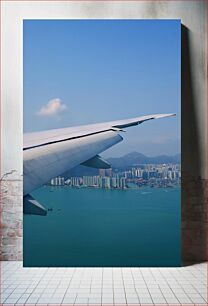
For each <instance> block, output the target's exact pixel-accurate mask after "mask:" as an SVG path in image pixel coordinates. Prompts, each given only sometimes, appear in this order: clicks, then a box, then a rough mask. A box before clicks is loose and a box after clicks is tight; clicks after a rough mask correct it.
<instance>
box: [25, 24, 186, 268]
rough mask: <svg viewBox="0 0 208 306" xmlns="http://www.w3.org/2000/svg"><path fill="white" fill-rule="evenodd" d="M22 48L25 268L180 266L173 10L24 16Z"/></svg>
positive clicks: (177, 60) (177, 31) (177, 29)
mask: <svg viewBox="0 0 208 306" xmlns="http://www.w3.org/2000/svg"><path fill="white" fill-rule="evenodd" d="M23 51H24V56H23V73H24V83H23V91H24V106H23V108H24V151H23V155H24V172H23V182H24V194H23V195H24V218H23V219H24V220H23V221H24V222H23V225H24V237H23V241H24V244H23V255H24V256H23V259H24V266H27V267H40V266H41V267H42V266H47V267H71V266H77V267H78V266H80V267H95V266H97V267H101V266H102V267H116V266H119V267H136V266H180V264H181V243H180V240H181V235H180V228H181V217H180V216H181V200H180V193H181V148H180V143H181V135H180V134H181V133H180V105H181V22H180V20H179V19H166V20H160V19H158V20H154V19H152V20H139V19H131V20H130V19H128V20H121V19H120V20H113V19H112V20H110V19H105V20H101V19H100V20H99V19H95V20H92V19H86V20H84V19H82V20H70V19H65V20H58V19H51V20H44V19H42V20H24V22H23ZM37 250H38V252H37Z"/></svg>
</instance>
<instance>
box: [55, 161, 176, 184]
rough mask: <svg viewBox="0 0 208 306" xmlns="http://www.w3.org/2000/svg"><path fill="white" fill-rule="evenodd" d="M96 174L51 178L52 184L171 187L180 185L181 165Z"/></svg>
mask: <svg viewBox="0 0 208 306" xmlns="http://www.w3.org/2000/svg"><path fill="white" fill-rule="evenodd" d="M97 172H98V173H97V174H94V175H90V174H88V175H86V174H85V175H81V174H79V175H71V176H70V175H67V177H64V176H58V177H55V178H53V179H51V181H50V183H49V185H51V186H64V185H67V186H70V187H76V188H80V187H93V188H106V189H129V188H130V189H131V188H135V187H145V186H150V187H159V188H162V187H163V188H170V187H174V186H180V183H181V165H180V164H179V163H174V164H172V163H169V164H144V165H140V166H135V167H131V169H129V168H128V169H123V170H121V169H113V168H109V169H97Z"/></svg>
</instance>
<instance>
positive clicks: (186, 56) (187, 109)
mask: <svg viewBox="0 0 208 306" xmlns="http://www.w3.org/2000/svg"><path fill="white" fill-rule="evenodd" d="M181 31H182V32H181V38H182V41H181V69H182V71H181V82H182V84H181V85H182V86H181V99H182V100H181V108H182V109H181V110H182V116H181V117H182V131H181V133H182V135H181V136H182V202H181V208H182V262H183V265H185V264H188V263H192V262H201V261H205V260H206V259H208V251H207V250H208V247H207V232H208V228H207V221H208V220H207V201H206V194H205V192H206V189H207V182H206V181H205V180H203V179H202V178H201V176H200V169H201V167H202V166H203V165H202V162H203V161H202V153H203V152H202V149H201V147H200V144H199V139H200V131H199V123H198V122H197V117H196V115H197V103H199V101H198V100H197V96H196V92H194V86H193V82H194V75H193V71H192V69H191V68H192V66H191V48H190V31H189V30H188V28H186V27H185V26H184V25H182V29H181ZM197 101H198V102H197Z"/></svg>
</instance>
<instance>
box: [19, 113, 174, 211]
mask: <svg viewBox="0 0 208 306" xmlns="http://www.w3.org/2000/svg"><path fill="white" fill-rule="evenodd" d="M171 116H175V114H157V115H148V116H142V117H136V118H132V119H125V120H118V121H110V122H105V123H97V124H91V125H82V126H77V127H69V128H64V129H56V130H49V131H43V132H35V133H28V134H24V148H23V156H24V167H23V168H24V170H23V174H24V196H27V197H26V198H27V202H28V201H29V202H30V204H31V203H32V205H35V204H34V199H32V200H31V198H30V196H28V195H29V193H30V192H32V191H33V190H34V189H36V188H38V187H40V186H42V185H43V184H46V183H47V182H49V181H50V179H51V178H54V177H56V176H58V175H61V174H63V173H64V172H66V171H68V170H70V169H71V168H73V167H75V166H77V165H79V164H83V165H86V166H90V167H95V168H109V167H110V165H109V164H108V163H107V162H106V161H104V160H103V159H102V158H101V157H100V156H99V155H98V154H100V153H101V152H103V151H105V150H107V149H108V148H110V147H112V146H113V145H115V144H116V143H118V142H120V141H122V140H123V138H122V136H121V135H120V133H119V132H120V131H123V129H124V128H127V127H130V126H134V125H138V124H141V123H143V122H145V121H148V120H152V119H159V118H164V117H171ZM28 206H29V204H28Z"/></svg>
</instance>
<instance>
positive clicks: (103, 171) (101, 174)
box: [99, 169, 105, 177]
mask: <svg viewBox="0 0 208 306" xmlns="http://www.w3.org/2000/svg"><path fill="white" fill-rule="evenodd" d="M99 176H101V177H104V176H105V169H99Z"/></svg>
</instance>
